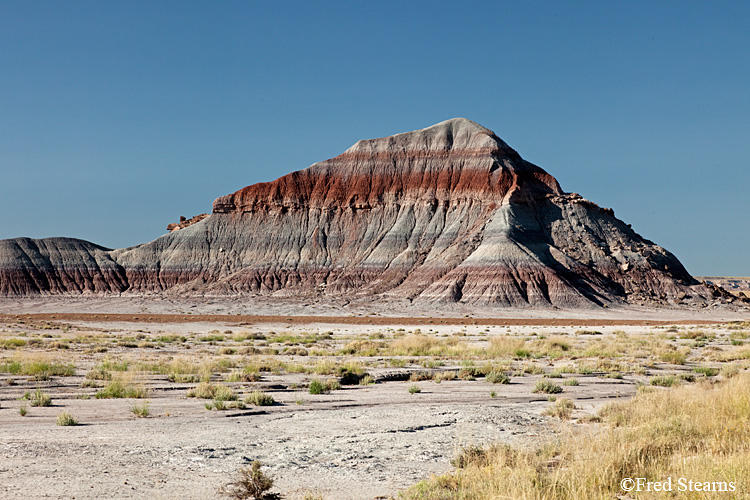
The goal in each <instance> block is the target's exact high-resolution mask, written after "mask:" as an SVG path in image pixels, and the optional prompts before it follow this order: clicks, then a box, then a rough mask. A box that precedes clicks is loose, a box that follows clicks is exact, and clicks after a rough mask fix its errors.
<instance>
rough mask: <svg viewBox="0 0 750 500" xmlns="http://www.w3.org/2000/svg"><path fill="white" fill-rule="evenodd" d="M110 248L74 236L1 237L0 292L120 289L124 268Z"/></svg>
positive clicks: (103, 290) (104, 290)
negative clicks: (5, 238) (115, 259)
mask: <svg viewBox="0 0 750 500" xmlns="http://www.w3.org/2000/svg"><path fill="white" fill-rule="evenodd" d="M110 252H111V250H109V249H107V248H104V247H100V246H99V245H94V244H93V243H89V242H88V241H83V240H77V239H74V238H47V239H43V240H33V239H31V238H15V239H12V240H0V295H29V294H36V293H39V292H42V291H43V292H51V293H65V292H73V293H80V292H84V291H89V292H121V291H123V290H125V289H126V288H127V278H126V276H125V270H124V269H123V268H122V267H121V266H120V265H118V264H117V262H115V261H114V259H112V256H111V255H110Z"/></svg>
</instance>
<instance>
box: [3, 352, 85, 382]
mask: <svg viewBox="0 0 750 500" xmlns="http://www.w3.org/2000/svg"><path fill="white" fill-rule="evenodd" d="M0 373H9V374H11V375H29V376H33V377H34V379H36V380H49V378H50V377H52V376H55V377H72V376H73V375H75V374H76V368H75V365H73V364H69V363H62V362H60V361H50V360H48V359H45V358H42V357H36V356H35V357H24V358H16V359H13V360H10V361H6V362H4V363H0Z"/></svg>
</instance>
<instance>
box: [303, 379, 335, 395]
mask: <svg viewBox="0 0 750 500" xmlns="http://www.w3.org/2000/svg"><path fill="white" fill-rule="evenodd" d="M339 389H341V384H339V381H338V380H336V379H332V378H329V379H327V380H325V381H320V380H318V379H315V380H313V381H312V382H310V385H309V386H308V388H307V392H309V393H310V394H328V393H329V392H331V391H338V390H339Z"/></svg>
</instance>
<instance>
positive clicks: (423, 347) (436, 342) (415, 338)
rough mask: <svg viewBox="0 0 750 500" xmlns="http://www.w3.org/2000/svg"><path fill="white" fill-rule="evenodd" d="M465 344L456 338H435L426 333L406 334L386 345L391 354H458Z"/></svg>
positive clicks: (462, 351) (464, 350) (463, 351)
mask: <svg viewBox="0 0 750 500" xmlns="http://www.w3.org/2000/svg"><path fill="white" fill-rule="evenodd" d="M467 350H468V348H467V347H466V344H465V343H463V342H461V341H459V340H458V339H456V338H453V337H449V338H435V337H428V336H427V335H408V336H406V337H401V338H399V339H396V340H394V341H393V342H392V343H391V345H390V346H389V347H388V354H389V355H391V356H460V355H462V354H464V353H466V352H467Z"/></svg>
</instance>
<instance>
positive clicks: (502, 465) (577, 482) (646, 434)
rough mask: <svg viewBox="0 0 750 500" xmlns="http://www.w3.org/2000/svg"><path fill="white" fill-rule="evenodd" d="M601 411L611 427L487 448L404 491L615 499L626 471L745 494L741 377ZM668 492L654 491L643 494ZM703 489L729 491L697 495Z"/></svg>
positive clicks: (749, 415)
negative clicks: (530, 446) (731, 486)
mask: <svg viewBox="0 0 750 500" xmlns="http://www.w3.org/2000/svg"><path fill="white" fill-rule="evenodd" d="M600 416H601V418H603V419H604V421H605V422H606V423H608V424H609V426H607V427H605V428H601V429H599V430H598V431H594V432H590V431H585V430H578V431H575V432H571V434H570V435H569V436H563V437H561V438H560V440H559V441H558V442H555V443H552V444H549V445H547V446H544V447H542V448H539V449H534V450H526V449H514V448H509V447H494V448H492V449H490V450H486V451H485V452H484V453H479V454H475V455H477V456H478V458H477V459H472V457H467V458H465V459H464V461H463V463H461V464H457V466H459V467H460V468H459V469H458V470H457V471H455V472H453V473H452V474H447V475H444V476H440V477H434V478H431V479H429V480H426V481H423V482H421V483H419V484H417V485H415V486H414V487H412V488H411V489H410V490H408V491H407V492H405V493H404V494H403V498H404V499H406V500H437V499H440V500H469V499H471V500H489V499H497V498H513V499H516V500H541V499H545V500H571V499H580V500H599V499H603V498H616V497H620V496H622V495H623V491H622V489H621V487H620V481H621V480H622V479H623V478H628V477H630V478H637V477H644V478H647V480H649V481H654V480H664V479H665V478H667V477H673V478H689V479H691V480H693V481H698V482H721V481H725V482H727V483H729V482H734V483H735V485H736V487H737V492H736V493H734V494H732V496H731V498H748V496H747V493H746V492H744V491H743V490H742V488H743V485H746V484H749V482H750V445H748V443H750V425H748V421H749V420H750V375H749V374H746V373H743V374H739V375H736V376H734V377H732V378H731V379H728V380H725V381H723V382H720V383H718V384H715V385H707V384H694V385H684V386H680V387H677V388H675V389H671V390H669V391H640V392H639V393H638V394H637V395H636V397H635V398H633V399H632V400H630V401H624V402H618V403H613V404H610V405H608V406H606V407H605V409H603V410H602V412H601V413H600ZM675 480H676V479H675ZM675 486H676V484H675ZM673 495H674V492H654V491H653V490H652V492H651V493H649V494H648V496H647V498H650V499H667V498H674V496H673ZM709 496H711V498H713V497H714V496H715V497H716V498H730V496H723V494H721V493H706V494H705V496H701V494H697V495H696V496H695V498H699V497H700V498H708V497H709ZM639 498H640V496H639ZM643 498H646V497H643ZM686 498H687V497H686ZM690 498H693V497H692V496H691V497H690Z"/></svg>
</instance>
